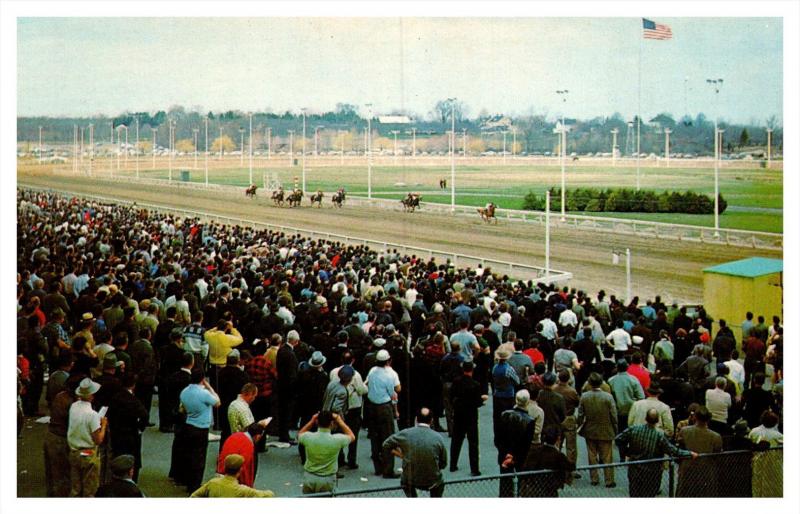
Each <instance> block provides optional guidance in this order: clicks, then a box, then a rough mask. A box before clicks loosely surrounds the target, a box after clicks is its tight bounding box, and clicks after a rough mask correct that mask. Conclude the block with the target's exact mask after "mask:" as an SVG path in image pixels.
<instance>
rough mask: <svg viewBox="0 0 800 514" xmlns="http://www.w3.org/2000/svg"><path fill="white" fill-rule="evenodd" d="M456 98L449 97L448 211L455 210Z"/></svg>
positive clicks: (453, 211)
mask: <svg viewBox="0 0 800 514" xmlns="http://www.w3.org/2000/svg"><path fill="white" fill-rule="evenodd" d="M456 100H457V98H451V99H450V122H451V126H450V134H451V137H452V138H453V140H452V141H453V145H452V150H453V151H452V153H450V212H452V213H455V212H456Z"/></svg>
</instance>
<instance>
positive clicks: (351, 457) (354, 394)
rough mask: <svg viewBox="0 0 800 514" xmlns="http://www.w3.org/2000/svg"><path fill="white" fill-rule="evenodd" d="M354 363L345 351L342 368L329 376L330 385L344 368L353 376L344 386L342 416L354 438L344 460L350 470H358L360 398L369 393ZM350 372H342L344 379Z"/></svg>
mask: <svg viewBox="0 0 800 514" xmlns="http://www.w3.org/2000/svg"><path fill="white" fill-rule="evenodd" d="M354 362H355V357H353V354H352V352H350V351H349V350H345V351H344V352H343V353H342V363H343V364H342V366H339V367H338V368H334V369H332V370H331V372H330V374H329V376H330V379H331V381H330V383H335V382H338V381H340V376H339V372H340V371H341V370H342V369H344V368H345V367H348V368H350V370H352V374H353V376H352V377H351V378H350V382H349V383H348V384H347V386H346V389H347V411H346V412H345V415H344V422H345V424H347V426H349V427H350V429H351V430H352V431H353V435H354V436H355V439H354V440H353V442H352V443H350V446H349V447H348V448H347V459H346V460H347V467H348V468H350V469H358V463H357V462H356V457H357V455H358V432H359V431H360V430H361V410H362V406H363V404H364V401H363V399H362V397H363V396H364V395H365V394H367V392H368V391H369V389H368V388H367V386H366V385H365V384H364V379H363V378H361V373H359V372H358V370H356V369H355V368H354V367H353V363H354ZM350 370H348V371H345V372H344V376H345V377H346V376H348V375H349V374H350Z"/></svg>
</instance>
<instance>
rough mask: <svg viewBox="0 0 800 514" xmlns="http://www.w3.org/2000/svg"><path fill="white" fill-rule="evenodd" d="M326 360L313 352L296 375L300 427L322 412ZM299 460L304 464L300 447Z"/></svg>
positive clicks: (303, 450)
mask: <svg viewBox="0 0 800 514" xmlns="http://www.w3.org/2000/svg"><path fill="white" fill-rule="evenodd" d="M326 360H327V359H326V358H325V356H324V355H322V352H314V353H313V354H312V355H311V358H310V359H309V360H308V363H307V367H306V368H305V369H302V370H301V371H300V373H298V375H297V410H298V414H300V425H305V424H306V423H307V422H308V420H310V419H311V417H312V416H313V415H314V414H315V413H317V412H320V411H321V410H322V402H323V399H324V397H325V390H326V388H327V387H328V382H329V380H330V379H329V378H328V374H327V373H325V370H324V369H323V366H324V365H325V361H326ZM299 451H300V460H301V461H302V462H305V449H304V448H303V447H302V446H300V448H299Z"/></svg>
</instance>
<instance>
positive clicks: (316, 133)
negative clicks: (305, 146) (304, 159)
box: [314, 125, 325, 158]
mask: <svg viewBox="0 0 800 514" xmlns="http://www.w3.org/2000/svg"><path fill="white" fill-rule="evenodd" d="M321 128H325V127H324V126H323V125H317V126H316V127H314V157H315V158H316V157H319V150H318V144H319V129H321Z"/></svg>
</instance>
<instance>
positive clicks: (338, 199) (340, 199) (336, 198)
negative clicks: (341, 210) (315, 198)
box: [331, 187, 347, 207]
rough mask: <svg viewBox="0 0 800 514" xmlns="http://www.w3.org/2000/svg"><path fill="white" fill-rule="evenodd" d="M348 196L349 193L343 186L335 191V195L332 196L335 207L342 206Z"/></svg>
mask: <svg viewBox="0 0 800 514" xmlns="http://www.w3.org/2000/svg"><path fill="white" fill-rule="evenodd" d="M346 197H347V193H346V192H345V190H344V188H343V187H340V188H339V189H338V190H337V191H336V192H335V193H333V197H331V201H332V202H333V206H334V207H341V206H342V204H343V203H344V201H345V198H346Z"/></svg>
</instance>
